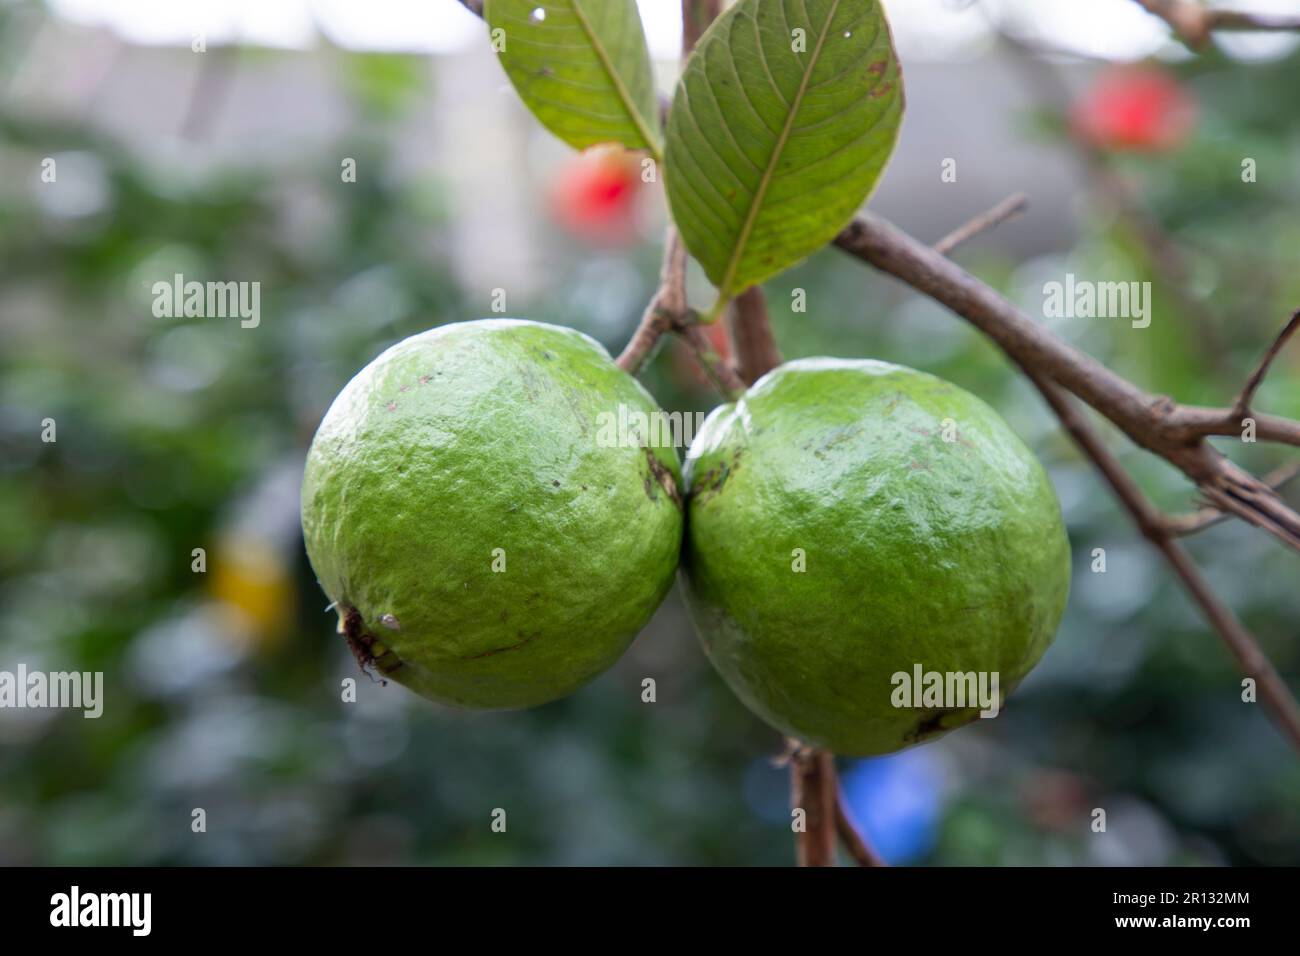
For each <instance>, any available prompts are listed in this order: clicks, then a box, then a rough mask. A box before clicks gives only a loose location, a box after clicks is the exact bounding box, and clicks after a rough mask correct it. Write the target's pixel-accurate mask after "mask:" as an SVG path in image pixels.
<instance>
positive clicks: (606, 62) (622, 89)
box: [569, 0, 839, 166]
mask: <svg viewBox="0 0 1300 956" xmlns="http://www.w3.org/2000/svg"><path fill="white" fill-rule="evenodd" d="M835 3H836V4H837V5H838V4H839V0H835ZM569 6H570V7H571V8H572V10H573V15H574V16H575V17H576V18H577V20H578V23H579V25H581V27H582V30H583V32H584V33H586V34H587V39H588V40H589V41H590V42H591V48H592V49H593V50H595V51H596V57H597V59H599V60H600V65H601V66H602V67H604V69H605V75H606V76H608V77H609V81H610V83H612V84H613V85H614V92H616V93H617V94H618V98H619V101H620V102H621V103H622V104H623V109H625V110H626V111H627V115H628V117H629V118H630V119H631V120H632V122H633V123H634V124H635V125H636V128H637V132H639V133H640V134H641V138H642V139H643V140H645V144H646V149H648V150H649V152H650V157H651V158H652V159H653V160H654V161H655V163H656V164H657V165H660V166H662V165H663V155H662V153H661V152H660V149H659V145H658V143H657V141H656V139H655V137H654V135H653V134H652V132H651V131H650V129H649V127H648V126H647V125H646V121H645V117H643V116H642V115H641V111H640V110H638V109H637V107H636V104H635V103H634V102H633V101H632V94H631V93H630V92H629V91H628V88H627V87H626V86H625V85H624V84H623V78H622V77H621V76H619V74H618V71H617V70H615V69H614V64H613V61H611V60H610V58H609V54H608V53H607V52H606V51H605V47H604V45H603V44H602V43H601V42H600V38H599V37H597V36H596V31H595V30H593V29H592V26H591V22H590V21H589V20H588V19H587V14H586V12H585V11H584V10H583V9H582V3H581V0H569Z"/></svg>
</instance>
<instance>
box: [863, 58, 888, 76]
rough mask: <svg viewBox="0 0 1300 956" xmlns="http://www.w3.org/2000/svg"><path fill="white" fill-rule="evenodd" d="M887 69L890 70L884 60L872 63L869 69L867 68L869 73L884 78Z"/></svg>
mask: <svg viewBox="0 0 1300 956" xmlns="http://www.w3.org/2000/svg"><path fill="white" fill-rule="evenodd" d="M887 69H889V64H888V63H886V62H885V61H884V60H877V61H876V62H875V63H872V64H871V65H870V66H869V67H867V72H868V73H874V74H876V76H884V75H885V71H886V70H887Z"/></svg>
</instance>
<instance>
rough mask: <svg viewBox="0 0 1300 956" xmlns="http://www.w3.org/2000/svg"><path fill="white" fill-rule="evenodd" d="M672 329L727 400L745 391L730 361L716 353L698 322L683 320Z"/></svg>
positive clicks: (743, 384)
mask: <svg viewBox="0 0 1300 956" xmlns="http://www.w3.org/2000/svg"><path fill="white" fill-rule="evenodd" d="M672 331H673V332H674V333H675V334H676V335H677V337H678V338H680V339H681V340H682V341H683V342H685V343H686V344H687V346H689V347H690V350H691V353H692V354H693V355H694V356H695V359H696V361H698V362H699V363H700V367H701V368H703V369H704V374H705V375H707V376H708V377H709V381H711V382H712V383H713V387H714V388H716V389H717V390H718V391H719V392H721V393H722V395H723V397H724V398H726V399H727V400H728V401H733V402H734V401H735V400H736V399H738V398H740V396H741V395H743V394H744V392H745V383H744V382H743V381H741V379H740V376H739V375H737V374H736V370H735V369H734V368H732V367H731V363H730V362H728V361H727V360H726V359H725V358H723V357H722V356H721V355H719V354H718V352H717V350H716V349H714V347H713V343H712V342H710V341H709V337H708V336H707V335H705V334H704V329H702V328H701V327H700V325H699V323H698V322H695V321H689V322H683V323H681V324H680V325H674V326H673V329H672Z"/></svg>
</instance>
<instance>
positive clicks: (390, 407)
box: [384, 402, 397, 412]
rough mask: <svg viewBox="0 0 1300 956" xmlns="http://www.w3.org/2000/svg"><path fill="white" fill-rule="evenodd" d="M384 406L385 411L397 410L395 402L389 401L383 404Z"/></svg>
mask: <svg viewBox="0 0 1300 956" xmlns="http://www.w3.org/2000/svg"><path fill="white" fill-rule="evenodd" d="M384 408H385V409H386V410H387V411H390V412H395V411H397V403H396V402H389V403H388V404H387V405H385V406H384Z"/></svg>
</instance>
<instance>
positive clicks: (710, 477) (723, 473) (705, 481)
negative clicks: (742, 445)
mask: <svg viewBox="0 0 1300 956" xmlns="http://www.w3.org/2000/svg"><path fill="white" fill-rule="evenodd" d="M740 454H741V453H740V450H739V449H737V450H736V451H734V452H733V453H732V455H731V460H730V461H722V462H719V463H718V464H716V465H714V466H713V467H712V468H710V469H709V470H708V471H706V472H705V473H704V474H702V475H700V477H699V480H697V481H695V482H693V483H692V486H691V499H692V500H693V501H695V502H696V503H698V504H703V503H704V502H706V501H708V500H709V499H710V498H712V497H713V496H714V495H717V494H720V493H721V492H722V486H723V485H725V484H726V483H727V479H728V478H730V477H731V475H732V472H734V471H735V470H736V469H737V468H739V467H740Z"/></svg>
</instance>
